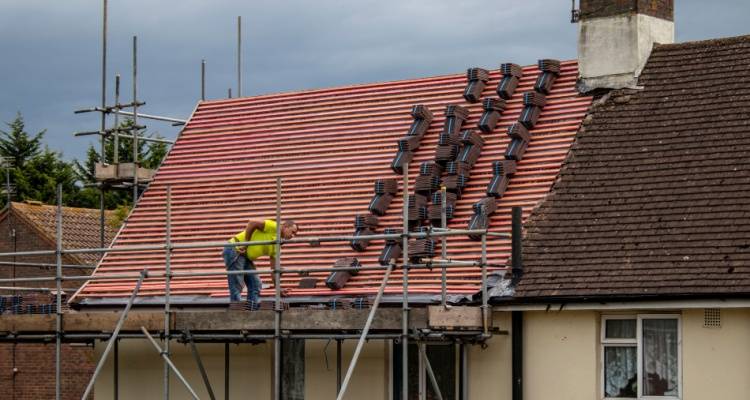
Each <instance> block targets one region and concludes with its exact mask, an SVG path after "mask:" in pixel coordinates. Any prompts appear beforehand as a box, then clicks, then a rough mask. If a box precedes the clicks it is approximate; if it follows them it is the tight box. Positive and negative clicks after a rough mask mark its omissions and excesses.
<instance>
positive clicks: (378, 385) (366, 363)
mask: <svg viewBox="0 0 750 400" xmlns="http://www.w3.org/2000/svg"><path fill="white" fill-rule="evenodd" d="M648 312H657V311H648ZM658 312H660V313H661V312H669V313H674V312H675V311H658ZM677 312H679V313H680V314H681V321H682V322H681V323H682V325H681V326H682V375H683V387H682V393H683V396H682V399H683V400H702V399H708V398H716V396H717V394H718V393H721V398H722V400H734V399H737V400H739V399H746V398H747V393H750V379H747V377H748V376H750V339H748V338H750V310H747V309H724V310H722V312H721V313H722V314H721V320H722V325H721V327H720V328H705V327H704V326H703V321H704V314H703V309H695V310H682V311H681V312H680V311H677ZM636 313H638V312H637V311H635V310H632V311H614V312H613V311H602V312H600V311H546V312H545V311H529V312H524V326H523V329H524V344H523V352H524V369H523V374H524V376H523V379H524V380H523V382H524V383H523V390H524V400H546V399H552V398H553V399H556V400H567V399H570V400H589V399H590V400H595V399H600V398H601V396H600V393H601V382H600V380H601V378H600V374H601V359H600V357H601V354H600V351H601V349H600V326H601V324H600V321H601V316H602V314H607V315H610V314H636ZM493 322H494V325H495V326H496V327H500V329H501V330H504V331H507V332H508V334H499V335H494V336H493V337H492V338H491V339H490V340H489V341H488V342H487V347H486V348H484V349H483V348H482V347H481V346H467V347H466V351H467V352H468V353H467V354H468V362H469V364H468V392H469V399H470V400H478V399H488V398H492V399H498V400H511V398H512V388H511V383H512V382H511V374H512V371H511V356H512V354H511V339H512V338H511V336H510V331H511V329H510V328H511V326H510V322H511V321H510V313H509V312H496V313H494V315H493ZM327 343H328V341H326V340H308V341H307V342H306V344H305V398H306V399H312V400H316V399H331V398H335V394H336V342H335V341H331V342H330V343H329V344H328V347H327V349H326V344H327ZM355 345H356V341H354V340H347V341H345V342H344V344H343V350H344V351H343V356H342V361H343V362H342V364H343V366H342V368H343V369H342V376H343V375H345V372H346V368H347V367H348V365H349V361H350V360H351V357H352V354H353V351H354V346H355ZM103 347H104V346H103V345H102V344H98V345H97V354H98V353H99V352H100V351H101V350H102V349H103ZM199 350H200V352H201V356H202V358H203V362H204V364H205V365H206V369H207V370H208V374H209V377H210V379H211V382H212V384H213V388H214V392H215V393H216V394H217V397H218V398H222V397H223V393H224V389H223V387H224V385H223V382H224V375H223V373H224V372H223V371H224V358H223V357H224V355H223V354H224V347H223V345H214V344H200V345H199ZM172 351H173V353H174V356H173V359H174V361H175V363H176V364H177V366H178V368H180V370H181V371H182V372H183V373H184V374H185V376H186V377H187V379H188V380H189V381H190V382H191V384H192V385H193V387H194V388H195V389H196V390H197V391H198V393H199V395H200V396H201V398H204V397H207V394H206V391H205V389H204V387H203V384H202V381H201V378H200V375H199V372H198V369H197V367H196V365H195V362H194V360H193V358H192V356H191V354H190V352H189V349H188V348H187V347H185V346H184V345H182V344H173V346H172ZM231 351H232V356H231V365H232V367H231V368H232V372H231V375H230V383H231V394H233V395H234V394H235V393H236V394H237V395H239V394H253V398H260V399H267V398H270V396H271V379H272V370H273V367H272V354H273V351H272V345H271V344H259V345H249V344H243V345H239V346H238V345H231ZM326 357H327V364H326ZM120 362H121V364H120V373H121V376H120V384H121V385H122V386H121V388H122V389H121V392H120V398H121V399H137V400H142V399H145V398H153V397H154V396H156V395H158V394H160V393H161V391H162V365H163V364H162V362H161V361H160V359H159V357H158V354H156V352H155V351H154V349H153V348H152V347H151V345H150V344H148V343H146V342H145V341H139V340H124V341H122V343H121V347H120ZM390 363H391V360H390V355H389V343H388V341H384V340H371V341H369V342H368V343H367V344H366V346H365V348H364V350H363V353H362V355H361V358H360V360H359V362H358V364H357V368H356V370H355V373H354V375H353V378H352V381H351V384H350V386H349V390H348V392H347V396H346V398H347V399H364V400H370V399H371V400H387V399H388V398H389V397H388V396H389V393H390V391H389V380H390V377H389V375H390V365H391V364H390ZM171 390H172V398H173V399H187V398H188V396H187V392H186V391H185V390H184V389H183V387H182V385H181V384H180V383H179V382H178V381H177V380H176V378H175V377H174V376H173V377H172V380H171ZM0 397H1V396H0ZM96 398H97V399H111V398H112V362H111V358H110V360H109V362H108V363H107V365H106V367H105V369H104V371H102V375H101V378H100V379H99V381H98V382H97V386H96Z"/></svg>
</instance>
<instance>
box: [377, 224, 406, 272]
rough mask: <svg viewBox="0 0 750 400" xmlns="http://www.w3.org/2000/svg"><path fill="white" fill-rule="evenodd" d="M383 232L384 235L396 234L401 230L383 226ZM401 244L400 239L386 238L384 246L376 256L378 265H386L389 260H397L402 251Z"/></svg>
mask: <svg viewBox="0 0 750 400" xmlns="http://www.w3.org/2000/svg"><path fill="white" fill-rule="evenodd" d="M383 233H384V234H386V235H397V234H401V230H400V229H396V228H385V229H384V230H383ZM402 245H403V243H402V242H401V239H386V240H385V247H384V248H383V251H382V252H381V253H380V256H379V257H378V263H379V264H380V265H388V264H390V262H391V260H398V259H399V258H400V257H401V253H403V247H402Z"/></svg>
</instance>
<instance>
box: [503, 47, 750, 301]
mask: <svg viewBox="0 0 750 400" xmlns="http://www.w3.org/2000/svg"><path fill="white" fill-rule="evenodd" d="M639 84H640V85H643V89H642V90H621V91H616V92H613V93H612V94H611V96H610V97H609V99H608V100H607V101H605V102H604V103H603V104H601V105H598V106H595V107H592V109H593V110H592V115H591V116H590V117H587V120H588V119H589V118H590V121H587V122H585V123H584V126H583V128H582V129H581V132H580V133H579V134H578V137H577V138H576V142H575V144H574V145H573V147H572V149H571V153H570V156H569V157H568V159H567V160H566V161H565V163H564V166H563V168H562V170H561V171H560V178H559V181H558V182H556V183H555V185H554V187H553V190H552V193H551V194H550V195H549V196H548V197H547V199H546V200H545V201H543V202H542V203H541V205H540V207H539V208H538V209H537V210H536V211H535V212H534V213H533V215H532V216H531V217H530V219H529V220H528V221H527V224H526V226H525V227H526V229H527V237H526V238H525V240H524V243H523V244H524V267H525V275H524V277H523V279H522V280H521V282H520V285H519V286H518V288H517V289H518V290H517V292H516V295H517V296H519V297H520V298H521V299H522V300H526V301H528V300H532V299H539V300H545V299H546V300H549V299H553V298H558V299H560V298H568V299H581V298H589V299H592V298H593V299H595V298H601V297H608V298H613V297H621V298H634V297H637V298H641V299H643V298H646V297H648V296H661V297H666V296H673V297H676V296H680V297H685V296H716V295H719V296H737V295H740V296H746V295H748V294H750V157H749V156H750V36H739V37H731V38H723V39H716V40H706V41H697V42H687V43H680V44H670V45H660V46H656V47H655V48H654V50H653V52H652V53H651V57H650V58H649V60H648V62H647V64H646V67H645V69H644V71H643V74H642V75H641V77H640V81H639Z"/></svg>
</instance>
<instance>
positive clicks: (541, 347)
mask: <svg viewBox="0 0 750 400" xmlns="http://www.w3.org/2000/svg"><path fill="white" fill-rule="evenodd" d="M598 320H599V318H598V313H596V312H594V311H563V312H554V311H550V312H544V311H532V312H525V313H524V325H523V332H524V342H523V353H524V360H523V392H524V399H525V400H543V399H544V400H546V399H555V400H588V399H591V400H593V399H597V398H599V396H598V395H597V393H598V391H597V382H598V368H597V365H598V363H597V356H598V344H599V336H598V333H599V323H598Z"/></svg>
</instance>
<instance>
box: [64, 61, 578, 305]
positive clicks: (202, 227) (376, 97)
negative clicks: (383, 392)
mask: <svg viewBox="0 0 750 400" xmlns="http://www.w3.org/2000/svg"><path fill="white" fill-rule="evenodd" d="M562 69H563V71H562V75H561V76H560V78H559V79H558V81H557V82H556V83H555V86H554V88H553V90H552V93H551V94H550V95H549V96H548V104H547V106H546V107H545V108H544V111H543V113H542V116H541V118H540V120H539V123H538V125H537V127H536V128H535V129H534V130H533V131H532V134H533V139H532V142H531V144H530V146H529V148H528V152H527V153H526V156H525V157H524V159H523V161H522V162H520V163H519V165H518V171H517V172H516V174H515V175H514V176H513V178H512V180H511V183H510V188H509V189H508V191H507V193H506V195H505V196H504V197H503V199H502V201H500V202H499V208H498V212H497V213H496V214H495V215H494V216H493V217H492V224H491V228H492V230H494V231H506V232H509V231H510V207H511V206H515V205H521V206H524V207H526V210H527V211H530V210H531V207H532V206H534V205H535V204H536V203H537V202H538V201H539V200H540V199H541V198H543V197H544V196H545V195H546V194H547V192H548V191H549V188H550V186H551V184H552V181H553V180H554V179H555V176H556V175H557V172H558V170H559V168H560V164H561V162H562V160H563V158H564V157H565V155H566V154H567V152H568V148H569V147H570V144H571V142H572V140H573V137H574V136H575V132H576V130H577V129H578V126H579V124H580V121H581V119H582V117H583V116H584V114H585V113H586V111H587V109H588V107H589V104H590V102H591V98H590V97H581V96H579V95H578V94H577V92H576V91H575V89H574V84H575V79H576V75H577V68H576V63H575V62H574V61H569V62H565V63H563V68H562ZM524 72H525V76H524V77H523V79H522V80H521V84H520V86H519V88H518V90H517V91H516V95H515V96H513V98H512V99H511V100H509V101H508V107H507V108H506V110H505V111H504V112H503V113H502V117H501V120H500V123H499V124H498V126H497V128H496V129H495V131H494V133H492V134H485V138H486V140H487V145H486V146H485V148H484V150H483V153H482V156H481V158H480V159H479V161H478V163H477V165H476V167H475V169H474V171H472V178H471V181H470V184H469V187H468V189H467V190H466V192H465V195H464V196H463V197H462V198H461V200H460V201H459V202H458V206H457V211H456V216H455V218H454V219H453V220H452V221H451V224H450V225H451V226H452V227H456V228H465V227H466V225H467V222H468V219H469V217H470V216H471V213H472V211H471V205H472V203H474V202H475V201H476V200H478V199H479V198H480V197H482V196H483V195H484V191H485V189H486V187H487V184H488V183H489V180H490V178H491V176H492V172H491V162H492V161H494V160H497V159H501V158H502V154H503V151H504V150H505V148H506V147H507V145H508V142H509V139H508V137H507V136H506V135H505V133H504V129H505V128H506V127H507V125H509V124H510V123H511V122H513V121H515V120H517V118H518V115H519V113H520V111H521V108H522V93H523V91H526V90H531V88H532V86H533V83H534V80H535V78H536V76H537V74H538V70H537V68H536V66H530V67H526V68H524ZM499 78H500V73H499V71H497V70H495V71H492V73H491V80H490V82H489V83H488V85H487V87H486V89H485V90H484V93H483V94H484V96H493V97H495V96H496V95H495V94H494V90H495V87H496V86H497V83H498V81H499ZM465 85H466V78H465V75H464V74H456V75H448V76H438V77H432V78H425V79H414V80H406V81H396V82H385V83H375V84H367V85H357V86H347V87H340V88H332V89H321V90H310V91H303V92H293V93H282V94H272V95H264V96H256V97H248V98H240V99H229V100H216V101H206V102H202V103H200V104H199V106H198V108H197V110H196V111H195V113H194V115H193V116H192V118H191V119H190V121H189V122H188V124H187V125H186V127H185V129H184V130H183V132H182V133H181V135H180V137H179V139H178V140H177V142H176V143H175V145H174V147H173V148H172V150H171V151H170V153H169V155H168V156H167V158H166V160H165V162H164V164H163V165H162V167H161V168H160V169H159V171H158V173H157V174H156V176H155V179H154V181H153V182H152V183H151V185H150V186H149V188H148V190H146V192H145V193H144V194H143V197H142V199H141V200H140V202H139V203H138V205H137V207H136V209H135V210H134V212H133V214H132V215H131V216H130V217H129V219H128V220H127V222H126V226H125V228H124V229H123V230H122V232H121V234H120V235H119V236H118V238H117V239H116V241H115V245H116V246H118V245H136V244H161V243H163V241H164V232H165V217H164V211H165V205H164V203H165V190H166V187H167V185H171V186H172V196H173V205H172V210H173V229H172V235H173V239H174V241H175V242H177V243H181V242H182V243H184V242H194V241H223V240H226V239H228V238H229V237H230V236H231V235H233V234H235V233H236V232H238V231H239V230H241V229H242V227H243V226H244V224H245V223H246V221H247V220H248V219H249V218H255V219H261V218H273V217H274V215H275V178H276V177H277V176H280V177H282V179H283V196H282V206H283V211H282V217H283V218H293V219H294V220H296V221H297V222H298V223H299V227H300V231H299V234H300V235H301V236H324V235H349V234H351V233H352V232H353V221H354V216H355V214H358V213H366V212H367V205H368V203H369V201H370V199H371V197H372V194H373V182H374V181H375V179H377V178H394V177H396V176H395V174H394V173H393V172H392V171H391V170H390V168H389V166H390V162H391V161H392V159H393V156H394V155H395V153H396V150H397V140H398V139H399V138H400V137H402V136H403V135H404V134H405V132H406V131H407V129H408V127H409V125H410V123H411V121H412V119H411V117H410V115H409V113H410V111H411V106H412V105H414V104H425V105H427V106H429V108H430V109H431V110H432V112H433V113H434V114H435V119H434V120H433V122H432V125H431V126H430V129H429V131H428V132H427V134H426V135H425V137H424V139H423V141H422V146H421V147H420V148H419V150H418V151H417V152H416V154H415V157H414V161H413V162H412V164H411V165H410V176H411V178H412V181H411V185H413V184H414V181H413V178H414V177H415V176H416V175H417V171H418V167H419V166H418V163H419V162H421V161H426V160H429V159H431V158H432V157H433V155H434V149H435V145H436V143H437V139H438V135H439V132H440V131H441V128H442V122H443V115H442V112H443V110H444V108H445V106H446V105H447V104H449V103H454V104H461V105H464V106H467V107H468V108H469V109H470V110H471V115H470V117H469V120H468V121H467V122H466V125H465V126H476V123H477V121H478V119H479V116H480V115H481V113H482V109H481V103H476V104H468V103H466V102H465V100H464V99H463V97H462V95H463V89H464V86H465ZM412 187H413V186H412ZM400 221H401V196H400V194H399V196H398V197H397V198H396V200H395V201H394V202H393V203H392V204H391V207H390V209H389V212H388V213H387V215H386V216H385V217H382V218H381V226H380V228H379V229H382V228H383V227H389V226H393V227H396V226H400V225H401V222H400ZM382 247H383V242H382V241H377V242H374V243H373V244H371V245H370V247H369V248H368V249H367V251H366V252H364V253H356V252H354V251H353V250H352V249H351V248H350V247H349V245H348V244H347V243H336V244H324V245H322V246H321V247H308V246H306V245H285V246H284V248H283V251H282V265H283V266H284V267H285V268H305V267H331V266H332V265H333V262H334V260H335V259H337V258H340V257H344V256H355V257H358V258H359V259H360V260H361V261H362V263H363V264H364V265H376V264H377V256H378V255H379V253H380V251H381V249H382ZM488 248H489V251H490V255H489V260H490V262H493V263H500V264H502V263H504V262H505V261H506V259H507V257H508V255H509V251H510V243H509V241H497V240H493V241H490V243H489V247H488ZM220 251H221V250H220V249H218V248H215V249H209V250H180V251H175V253H174V256H173V258H172V268H173V270H175V271H203V270H222V269H223V268H224V266H223V263H222V259H221V257H220ZM449 256H450V257H453V258H455V259H459V260H476V259H478V257H479V244H478V243H477V242H472V241H469V240H468V239H467V238H466V237H454V238H451V239H450V240H449ZM163 260H164V255H163V252H159V251H154V252H143V253H139V254H135V253H120V254H110V255H108V256H107V257H106V258H105V259H104V261H103V262H102V264H101V265H100V267H99V268H98V270H97V271H96V272H95V274H97V275H103V274H108V273H116V272H123V271H138V270H140V269H142V268H144V267H148V268H149V269H151V270H163V268H164V265H163V263H164V261H163ZM267 264H268V262H267V261H264V260H260V261H259V262H258V263H257V265H258V266H259V267H260V268H266V267H267ZM449 271H450V272H449V274H448V275H449V285H448V288H449V292H450V293H460V294H467V293H474V292H476V290H477V288H478V286H479V283H480V282H479V270H478V269H477V268H468V267H467V268H454V269H449ZM317 275H319V276H320V277H321V278H324V277H325V276H326V275H327V274H326V273H320V274H317ZM409 276H410V292H411V293H427V294H434V293H439V291H440V279H439V278H440V272H439V270H437V269H436V270H434V271H427V270H420V271H413V272H410V274H409ZM381 277H382V271H363V272H361V273H360V274H359V275H358V276H356V277H354V278H353V279H352V280H350V281H349V283H348V284H347V286H346V287H345V288H344V289H342V290H340V291H331V290H329V289H327V288H325V287H320V286H319V287H318V288H315V289H297V284H298V281H299V279H300V277H299V276H296V275H284V277H283V278H282V285H283V286H284V288H286V289H288V290H289V294H290V295H292V296H308V295H330V294H351V295H354V294H357V295H359V294H372V293H374V292H375V290H376V289H377V286H378V284H379V281H380V279H381ZM262 280H263V281H264V283H269V284H270V283H271V280H270V278H269V276H268V275H264V276H262ZM400 280H401V271H395V272H394V273H393V274H392V281H391V282H390V286H389V287H388V289H387V292H388V293H398V292H400V291H401V288H400V286H401V283H400ZM132 287H133V282H132V281H115V282H112V281H96V282H89V283H87V284H86V285H85V286H84V287H83V288H82V290H81V292H80V294H79V295H80V296H82V297H83V298H102V297H110V298H118V297H125V296H127V295H128V294H129V293H130V291H131V289H132ZM171 287H172V294H173V295H176V296H179V295H191V296H198V297H200V296H210V297H226V296H227V295H228V292H227V288H226V279H225V278H224V277H215V278H201V279H174V280H173V281H172V286H171ZM163 293H164V285H163V281H162V280H159V279H149V280H147V281H146V283H145V284H144V286H143V289H142V290H141V294H142V295H143V296H158V295H162V294H163ZM264 293H265V294H269V293H271V292H269V291H265V292H264Z"/></svg>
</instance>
